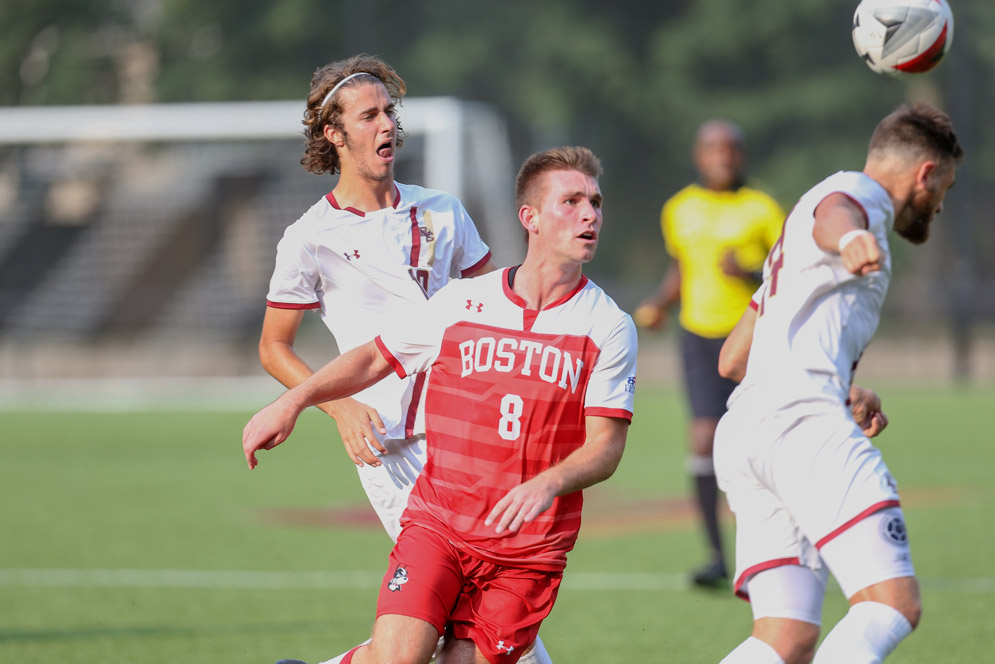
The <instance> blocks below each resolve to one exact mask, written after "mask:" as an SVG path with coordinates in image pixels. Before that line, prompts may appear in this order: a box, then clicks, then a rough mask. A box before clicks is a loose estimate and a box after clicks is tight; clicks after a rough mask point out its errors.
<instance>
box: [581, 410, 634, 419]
mask: <svg viewBox="0 0 995 664" xmlns="http://www.w3.org/2000/svg"><path fill="white" fill-rule="evenodd" d="M584 416H585V417H591V416H593V417H614V418H617V419H620V420H625V421H626V422H629V423H631V422H632V413H630V412H629V411H627V410H625V409H624V408H603V407H600V406H592V407H591V408H585V409H584Z"/></svg>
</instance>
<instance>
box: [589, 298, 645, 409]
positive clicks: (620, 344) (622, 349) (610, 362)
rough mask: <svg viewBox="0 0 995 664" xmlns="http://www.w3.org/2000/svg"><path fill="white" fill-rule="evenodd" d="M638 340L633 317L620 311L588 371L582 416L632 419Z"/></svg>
mask: <svg viewBox="0 0 995 664" xmlns="http://www.w3.org/2000/svg"><path fill="white" fill-rule="evenodd" d="M638 343H639V342H638V340H637V338H636V326H635V325H634V324H633V323H632V318H631V317H629V315H628V314H622V316H621V317H620V318H619V322H618V324H617V325H616V326H615V327H614V328H613V329H612V331H611V333H610V334H609V335H608V338H607V339H606V340H605V342H604V346H603V347H602V349H601V353H600V354H599V355H598V360H597V362H596V363H595V365H594V369H593V371H592V372H591V378H590V381H589V382H588V386H587V394H586V396H585V400H584V415H588V416H589V415H596V416H600V417H618V418H621V419H624V420H627V421H630V422H631V421H632V413H633V402H634V400H635V396H636V354H637V351H638Z"/></svg>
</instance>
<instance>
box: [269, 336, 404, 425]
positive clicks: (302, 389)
mask: <svg viewBox="0 0 995 664" xmlns="http://www.w3.org/2000/svg"><path fill="white" fill-rule="evenodd" d="M390 372H391V367H390V365H389V364H388V363H387V361H386V360H385V359H384V358H383V356H382V355H381V354H380V351H379V350H378V349H377V347H376V344H375V343H374V342H372V341H371V342H368V343H366V344H364V345H362V346H359V347H357V348H353V349H352V350H350V351H349V352H347V353H344V354H342V355H340V356H339V357H337V358H335V359H334V360H332V361H331V362H329V363H328V364H326V365H325V366H324V367H322V368H321V369H319V370H318V371H317V372H315V373H314V374H312V375H311V376H310V377H309V378H308V379H307V380H305V381H303V382H302V383H300V384H299V385H297V386H296V387H294V389H292V390H290V392H288V393H287V398H288V399H290V400H291V402H292V403H294V404H295V405H296V406H298V407H299V409H300V410H304V409H305V408H307V407H308V406H316V405H319V404H326V402H330V401H331V402H334V401H335V400H339V399H345V398H347V397H351V396H352V395H353V394H355V393H357V392H359V391H360V390H363V389H365V388H367V387H369V386H370V385H373V384H374V383H377V382H379V381H380V380H382V379H383V378H385V377H386V376H387V375H388V374H390ZM330 408H331V409H332V411H334V405H332V406H331V407H330ZM330 414H331V413H330Z"/></svg>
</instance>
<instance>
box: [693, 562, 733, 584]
mask: <svg viewBox="0 0 995 664" xmlns="http://www.w3.org/2000/svg"><path fill="white" fill-rule="evenodd" d="M691 582H692V583H693V584H694V585H696V586H698V587H699V588H720V589H721V588H728V587H729V574H727V573H726V566H725V564H723V563H722V561H718V562H714V563H709V564H707V565H705V566H704V567H702V568H701V569H698V570H695V571H694V572H692V574H691Z"/></svg>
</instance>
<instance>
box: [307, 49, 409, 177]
mask: <svg viewBox="0 0 995 664" xmlns="http://www.w3.org/2000/svg"><path fill="white" fill-rule="evenodd" d="M353 74H365V75H363V76H357V77H356V78H353V79H351V80H349V81H347V82H346V83H345V85H344V86H342V87H343V88H349V87H352V86H353V85H360V84H363V83H369V82H370V79H375V80H377V81H380V82H381V83H383V85H384V87H385V88H387V94H389V95H390V98H391V99H392V100H393V101H394V103H395V104H400V103H401V98H402V97H404V93H405V91H406V90H407V86H406V85H405V84H404V80H403V79H402V78H401V77H400V76H398V74H397V72H396V71H394V69H393V68H392V67H391V66H390V65H388V64H387V63H386V62H384V61H383V60H381V59H380V58H378V57H376V56H373V55H367V54H365V53H360V54H359V55H354V56H352V57H351V58H348V59H346V60H338V61H336V62H332V63H331V64H327V65H325V66H324V67H319V68H318V69H317V70H316V71H315V72H314V75H312V76H311V91H310V92H309V93H308V96H307V109H305V111H304V121H303V124H304V137H305V139H306V141H305V146H304V157H303V158H302V159H301V164H303V165H304V168H306V169H308V170H309V171H311V172H312V173H314V174H316V175H321V174H322V173H338V172H339V171H340V168H341V165H340V163H339V155H338V152H337V151H336V150H335V146H334V145H332V144H331V143H329V142H328V139H326V138H325V126H326V125H332V126H333V127H335V128H337V129H341V128H342V104H341V102H340V101H339V100H338V96H339V95H338V91H336V94H335V95H333V96H332V98H331V99H329V100H328V103H325V104H323V103H322V102H324V101H325V97H326V96H327V95H328V93H329V92H330V91H331V90H332V88H334V87H335V86H336V85H338V83H339V82H340V81H342V80H343V79H345V78H346V77H347V76H352V75H353ZM340 89H341V88H340ZM403 144H404V130H403V129H402V128H401V123H400V121H398V123H397V147H401V146H402V145H403Z"/></svg>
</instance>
